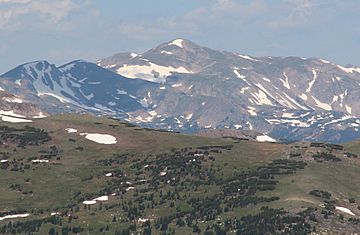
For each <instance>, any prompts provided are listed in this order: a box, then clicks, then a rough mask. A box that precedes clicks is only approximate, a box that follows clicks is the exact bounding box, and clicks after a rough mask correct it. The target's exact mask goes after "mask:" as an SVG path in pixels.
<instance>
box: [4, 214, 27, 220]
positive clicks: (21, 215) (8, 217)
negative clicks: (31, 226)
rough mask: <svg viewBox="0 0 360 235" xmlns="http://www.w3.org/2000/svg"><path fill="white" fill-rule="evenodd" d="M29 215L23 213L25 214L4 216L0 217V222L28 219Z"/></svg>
mask: <svg viewBox="0 0 360 235" xmlns="http://www.w3.org/2000/svg"><path fill="white" fill-rule="evenodd" d="M29 215H30V214H28V213H25V214H15V215H5V216H3V217H0V221H2V220H5V219H16V218H25V217H28V216H29Z"/></svg>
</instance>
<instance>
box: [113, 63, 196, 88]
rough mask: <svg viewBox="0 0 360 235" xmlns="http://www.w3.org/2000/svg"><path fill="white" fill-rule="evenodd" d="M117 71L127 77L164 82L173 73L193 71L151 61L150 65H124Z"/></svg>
mask: <svg viewBox="0 0 360 235" xmlns="http://www.w3.org/2000/svg"><path fill="white" fill-rule="evenodd" d="M117 73H118V74H120V75H122V76H125V77H127V78H133V79H134V78H140V79H143V80H146V81H150V82H157V83H163V82H165V81H166V77H168V76H170V75H171V74H172V73H187V74H189V73H193V72H192V71H189V70H187V69H186V68H184V67H181V66H180V67H178V68H174V67H171V66H168V67H166V66H162V65H157V64H154V63H152V62H149V63H148V65H127V64H125V65H123V66H122V67H120V68H119V69H118V70H117Z"/></svg>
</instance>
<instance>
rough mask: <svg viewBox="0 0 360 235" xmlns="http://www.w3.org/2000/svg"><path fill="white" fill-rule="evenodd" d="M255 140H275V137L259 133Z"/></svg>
mask: <svg viewBox="0 0 360 235" xmlns="http://www.w3.org/2000/svg"><path fill="white" fill-rule="evenodd" d="M256 140H257V141H259V142H276V140H275V139H273V138H271V137H270V136H268V135H259V136H257V137H256Z"/></svg>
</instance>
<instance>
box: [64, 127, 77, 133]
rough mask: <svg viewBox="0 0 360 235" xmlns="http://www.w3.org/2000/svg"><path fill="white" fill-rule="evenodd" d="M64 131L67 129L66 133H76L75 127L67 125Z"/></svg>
mask: <svg viewBox="0 0 360 235" xmlns="http://www.w3.org/2000/svg"><path fill="white" fill-rule="evenodd" d="M65 131H67V132H68V133H76V132H77V130H76V129H74V128H70V127H69V128H66V129H65Z"/></svg>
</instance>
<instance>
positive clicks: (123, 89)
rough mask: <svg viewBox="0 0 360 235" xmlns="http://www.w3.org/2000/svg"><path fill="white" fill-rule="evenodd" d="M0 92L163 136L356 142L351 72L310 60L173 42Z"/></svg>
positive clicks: (25, 77) (24, 69)
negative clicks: (223, 134)
mask: <svg viewBox="0 0 360 235" xmlns="http://www.w3.org/2000/svg"><path fill="white" fill-rule="evenodd" d="M1 78H2V79H0V83H1V84H0V85H1V86H2V87H4V88H5V89H6V90H7V91H9V92H11V93H13V94H15V95H19V96H23V98H26V99H27V100H30V101H31V102H32V103H34V104H37V105H39V107H41V108H42V109H44V110H45V111H47V112H49V113H58V112H84V111H85V112H92V113H95V114H100V115H111V116H115V117H118V118H122V119H124V120H127V121H130V122H133V123H137V124H140V125H143V126H145V127H154V128H160V129H166V130H173V131H182V132H190V133H191V132H198V131H201V130H208V129H235V130H245V131H246V130H249V131H256V132H259V133H264V134H266V135H267V136H269V137H272V138H274V139H287V140H316V141H331V142H343V141H349V140H353V139H357V138H360V134H359V128H360V126H359V125H360V119H359V117H360V99H359V97H360V69H358V68H357V67H344V66H341V65H337V64H333V63H331V62H328V61H325V60H322V59H316V58H309V59H304V58H298V57H251V56H248V55H242V54H238V53H233V52H226V51H218V50H213V49H210V48H207V47H202V46H199V45H197V44H195V43H193V42H191V41H189V40H186V39H175V40H172V41H169V42H166V43H163V44H161V45H159V46H157V47H155V48H152V49H150V50H148V51H146V52H144V53H142V54H135V53H119V54H116V55H114V56H111V57H108V58H105V59H103V60H99V61H98V62H97V64H92V63H88V62H84V61H73V62H71V63H69V64H66V65H63V66H60V67H56V66H55V65H52V64H50V63H48V62H46V61H38V62H33V63H28V64H24V65H21V66H19V67H17V68H15V69H13V70H11V71H9V72H8V73H6V74H4V75H1Z"/></svg>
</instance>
